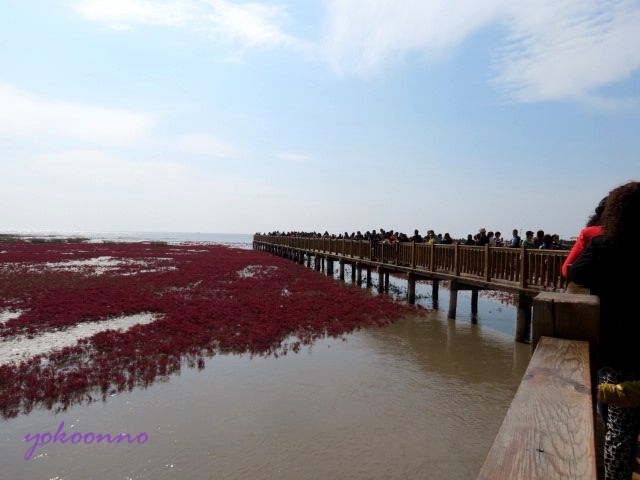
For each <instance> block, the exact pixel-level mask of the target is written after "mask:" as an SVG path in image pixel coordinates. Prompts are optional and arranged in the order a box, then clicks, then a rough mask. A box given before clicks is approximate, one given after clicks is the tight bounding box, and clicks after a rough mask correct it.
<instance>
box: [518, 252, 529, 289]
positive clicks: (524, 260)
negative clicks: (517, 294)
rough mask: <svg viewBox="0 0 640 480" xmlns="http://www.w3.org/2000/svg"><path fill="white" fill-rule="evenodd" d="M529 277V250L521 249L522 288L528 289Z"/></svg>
mask: <svg viewBox="0 0 640 480" xmlns="http://www.w3.org/2000/svg"><path fill="white" fill-rule="evenodd" d="M528 276H529V262H528V261H527V248H526V247H525V246H524V245H523V246H521V247H520V288H527V277H528Z"/></svg>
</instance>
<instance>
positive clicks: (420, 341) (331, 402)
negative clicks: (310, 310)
mask: <svg viewBox="0 0 640 480" xmlns="http://www.w3.org/2000/svg"><path fill="white" fill-rule="evenodd" d="M527 361H528V348H527V347H526V346H522V345H517V344H514V342H513V341H512V339H511V338H510V337H508V336H506V335H502V334H499V333H496V332H493V331H490V330H488V329H483V328H482V327H480V326H477V325H471V324H460V323H455V322H452V321H448V320H447V319H446V318H444V317H443V316H442V315H440V314H437V313H436V314H433V315H429V316H428V317H427V318H407V319H404V320H401V321H399V322H396V323H395V324H392V325H389V326H386V327H384V328H374V329H366V330H362V331H360V332H356V333H354V334H352V335H348V336H346V337H345V339H344V340H339V339H324V340H321V341H318V342H317V343H316V344H314V345H313V346H312V347H310V348H309V349H306V350H302V351H301V352H300V353H298V354H291V353H290V354H288V355H286V356H284V357H279V358H274V357H270V358H250V357H249V356H247V355H220V356H216V357H213V358H211V359H209V360H207V362H206V368H205V369H204V370H203V371H200V372H198V371H197V370H195V369H188V370H183V372H182V373H181V374H180V375H179V376H175V377H172V378H171V379H170V381H169V382H166V383H158V384H155V385H153V386H151V387H150V388H147V389H139V390H134V391H133V392H128V393H123V394H120V395H117V396H115V397H112V398H110V399H109V401H108V402H106V403H95V404H91V405H88V406H76V407H73V408H71V409H69V411H67V412H65V413H63V414H58V415H55V414H53V413H52V412H49V411H46V410H37V411H34V412H33V413H32V414H31V415H27V416H20V417H18V418H15V419H12V420H10V421H8V422H4V424H3V426H2V435H1V436H0V462H1V463H2V465H3V470H2V476H3V478H59V479H67V478H69V479H71V478H98V479H100V478H135V479H147V478H149V479H150V478H153V479H173V478H190V479H191V478H193V479H200V478H215V479H263V478H284V479H289V478H290V479H296V480H298V479H306V478H314V479H315V478H341V479H376V478H385V479H386V478H398V479H400V478H402V479H410V478H432V479H438V478H447V479H452V478H453V479H455V478H469V477H472V476H475V474H476V473H477V471H478V470H479V468H480V465H481V464H482V461H483V460H484V457H485V455H486V453H487V451H488V449H489V447H490V445H491V442H492V441H493V438H494V436H495V434H496V432H497V430H498V428H499V425H500V423H501V421H502V419H503V417H504V414H505V413H506V410H507V408H508V405H509V403H510V401H511V399H512V397H513V394H514V393H515V389H516V388H517V385H518V383H519V381H520V378H521V376H522V373H523V371H524V369H525V367H526V362H527ZM63 420H64V422H65V424H66V425H73V427H72V428H71V429H70V431H71V432H73V431H79V432H82V433H84V432H96V433H98V432H99V433H113V434H115V433H119V432H130V433H132V434H137V433H139V432H143V431H144V432H146V433H147V434H148V435H149V440H148V441H147V442H146V443H145V444H144V445H124V444H121V445H115V444H114V445H84V444H79V445H68V444H67V445H60V444H54V445H47V446H45V447H40V448H39V449H38V450H37V452H36V454H35V455H34V458H33V459H32V460H30V461H29V462H25V461H24V460H23V459H22V457H23V455H24V453H25V451H26V447H25V445H24V441H23V438H24V436H25V435H26V434H27V433H35V432H45V431H51V432H55V430H56V428H57V426H58V425H59V424H60V422H61V421H63Z"/></svg>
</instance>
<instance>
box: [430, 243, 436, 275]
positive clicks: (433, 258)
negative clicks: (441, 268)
mask: <svg viewBox="0 0 640 480" xmlns="http://www.w3.org/2000/svg"><path fill="white" fill-rule="evenodd" d="M430 250H431V258H430V259H429V271H430V272H433V266H434V265H435V258H436V246H435V244H433V243H432V244H431V249H430Z"/></svg>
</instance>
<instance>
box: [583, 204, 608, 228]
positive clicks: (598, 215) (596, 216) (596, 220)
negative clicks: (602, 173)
mask: <svg viewBox="0 0 640 480" xmlns="http://www.w3.org/2000/svg"><path fill="white" fill-rule="evenodd" d="M606 203H607V197H604V198H603V199H602V200H600V203H599V204H598V206H597V207H596V211H595V212H594V213H593V215H591V216H590V217H589V220H588V221H587V227H595V226H597V225H600V222H601V219H602V213H603V212H604V206H605V205H606Z"/></svg>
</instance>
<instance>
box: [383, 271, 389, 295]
mask: <svg viewBox="0 0 640 480" xmlns="http://www.w3.org/2000/svg"><path fill="white" fill-rule="evenodd" d="M384 291H385V292H388V291H389V273H388V272H385V273H384Z"/></svg>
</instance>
